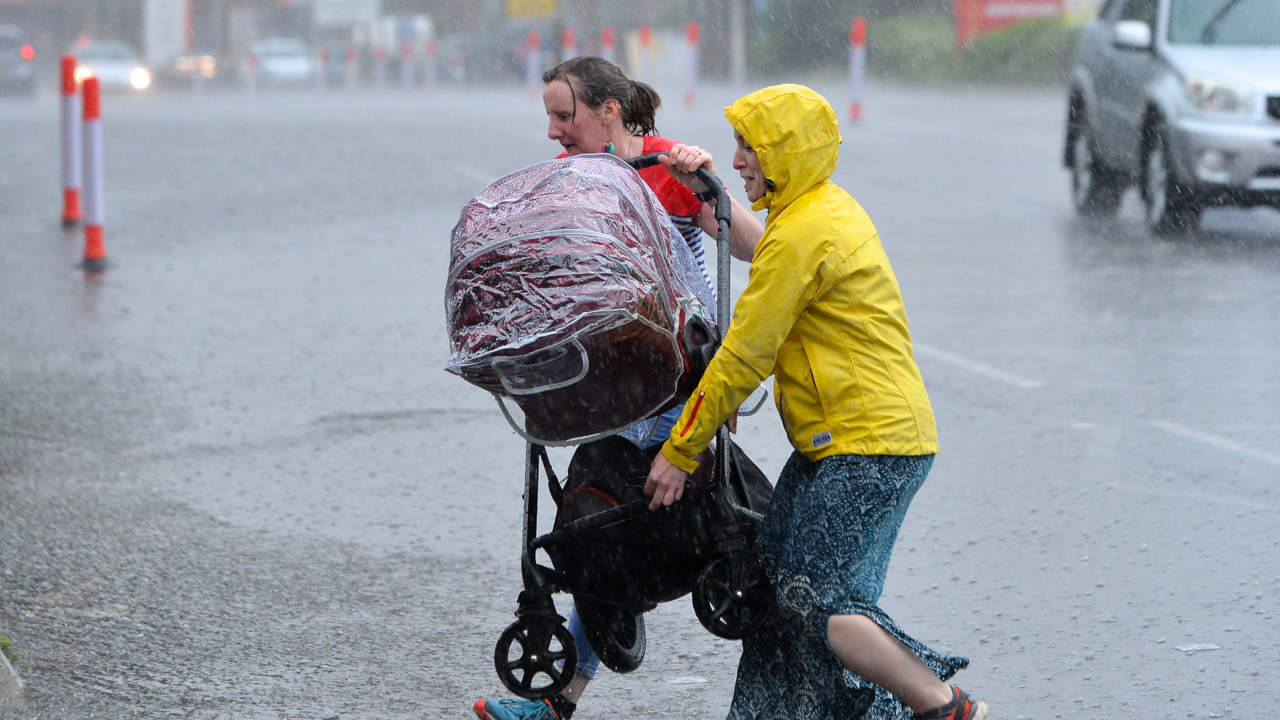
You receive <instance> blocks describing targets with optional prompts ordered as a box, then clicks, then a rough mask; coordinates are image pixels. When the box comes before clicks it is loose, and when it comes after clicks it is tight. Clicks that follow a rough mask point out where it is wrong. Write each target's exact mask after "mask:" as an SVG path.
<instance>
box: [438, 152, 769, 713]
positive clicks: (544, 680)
mask: <svg viewBox="0 0 1280 720" xmlns="http://www.w3.org/2000/svg"><path fill="white" fill-rule="evenodd" d="M656 157H657V156H644V157H642V158H635V159H633V160H631V161H622V160H619V159H617V158H615V157H613V156H609V155H580V156H576V157H570V158H564V159H560V160H554V161H548V162H544V163H539V164H537V165H533V166H530V167H529V168H525V169H523V170H520V171H517V172H515V173H512V174H511V175H508V176H506V177H504V178H502V179H500V180H498V181H496V182H495V183H493V184H492V185H490V186H489V187H488V188H486V189H485V190H484V191H482V192H481V193H480V194H479V195H477V196H476V197H475V198H473V199H472V201H471V202H470V203H468V204H467V206H466V207H464V209H463V211H462V215H461V217H460V219H459V221H458V224H457V226H455V228H454V230H453V234H452V240H453V252H452V258H451V265H450V270H449V277H448V283H447V285H446V318H447V322H448V328H449V334H450V342H451V346H452V349H453V353H452V356H451V358H450V361H449V365H448V366H447V369H448V370H449V371H450V372H453V373H455V374H458V375H459V376H461V377H462V378H464V379H465V380H467V381H468V382H471V383H472V384H474V385H477V386H478V387H481V388H484V389H486V390H488V391H490V392H491V393H493V394H494V396H495V397H496V398H497V399H498V403H499V405H500V406H501V407H502V409H503V413H504V414H505V415H506V417H507V420H508V421H509V422H510V423H511V425H512V427H513V428H515V430H516V431H517V432H518V433H520V434H521V435H522V436H523V437H524V438H525V439H526V441H527V442H526V456H525V483H526V485H525V492H524V533H523V534H524V544H523V548H522V551H521V575H522V578H523V584H524V590H523V591H521V592H520V595H519V598H518V601H517V605H518V607H517V611H516V615H517V620H516V621H515V622H514V623H512V624H511V625H510V626H509V627H508V628H507V629H506V630H505V631H504V632H503V633H502V635H501V636H500V637H499V639H498V642H497V645H496V647H495V650H494V665H495V668H496V670H497V672H498V676H499V678H500V679H501V680H502V682H503V684H504V685H506V686H507V688H508V689H510V690H511V691H512V692H514V693H516V694H518V695H521V696H523V697H527V698H543V697H548V696H550V695H552V694H554V693H556V692H559V691H560V690H562V689H563V688H564V687H565V686H566V685H567V684H568V682H569V680H571V679H572V677H573V674H574V670H575V667H576V662H577V650H576V648H575V647H574V643H573V639H572V636H571V635H570V634H569V631H568V629H567V628H565V627H564V625H563V623H564V618H563V617H561V616H560V615H558V614H557V613H556V610H555V607H554V604H553V602H552V599H551V598H552V594H553V593H555V592H560V591H567V592H569V593H571V594H572V595H573V598H574V603H575V606H576V607H577V609H578V613H579V616H580V618H581V619H582V621H583V624H584V626H585V628H586V630H587V635H588V637H589V638H590V640H591V643H592V647H593V649H594V650H595V651H596V653H597V654H598V655H599V656H600V659H601V661H602V662H603V663H604V664H605V665H606V666H608V667H610V668H611V669H613V670H615V671H618V672H627V671H630V670H633V669H635V668H636V667H637V666H638V665H639V664H640V662H641V660H642V659H643V657H644V651H645V635H644V620H643V613H644V612H646V611H648V610H651V609H653V608H654V607H656V606H657V604H658V603H661V602H666V601H668V600H673V599H676V598H678V597H680V596H682V595H685V594H690V593H691V594H692V600H693V605H694V610H695V612H696V614H697V616H698V618H699V620H700V621H701V622H702V624H703V625H704V626H705V627H707V629H708V630H710V631H711V632H713V633H715V634H717V635H720V636H722V637H726V638H733V639H736V638H741V637H745V636H746V635H748V634H750V633H751V632H753V631H754V630H755V628H756V627H758V626H759V625H760V624H761V623H762V622H763V621H764V620H765V618H766V616H767V615H768V614H769V612H770V609H771V607H772V589H771V588H770V587H769V585H768V581H767V579H766V578H765V576H764V574H763V572H762V571H761V570H760V568H759V566H758V565H757V564H756V562H755V557H754V555H753V554H752V553H751V551H750V550H751V546H752V542H753V541H754V537H755V533H756V530H757V528H758V526H759V523H760V520H761V518H762V515H763V512H764V510H765V507H767V504H768V500H769V496H770V495H771V493H772V486H771V485H770V484H769V482H768V480H767V479H766V478H765V477H764V475H763V473H761V472H760V470H759V469H758V468H756V466H755V465H754V464H753V463H751V461H750V460H749V459H748V458H747V457H746V455H745V453H743V452H742V451H741V449H740V448H738V447H737V446H736V445H733V444H732V443H731V442H730V441H729V437H728V431H727V430H726V429H723V428H722V429H721V431H720V433H719V435H718V437H717V440H716V443H715V450H714V451H710V450H709V451H707V452H706V453H704V457H703V459H702V462H701V463H700V466H699V471H698V472H697V473H695V475H694V476H693V477H691V478H690V483H689V485H688V487H687V488H686V492H685V495H684V498H683V499H682V500H681V501H680V502H678V503H676V504H675V505H673V506H671V507H668V508H664V509H662V510H658V511H656V512H651V511H649V510H648V502H649V499H648V497H646V496H645V495H644V494H643V491H642V488H643V486H644V482H645V477H646V475H647V473H648V470H649V465H650V462H651V461H652V458H653V455H652V452H654V451H650V452H645V451H642V450H641V449H639V448H638V447H637V446H636V445H634V444H632V443H631V442H630V441H628V440H625V439H622V438H620V437H616V436H615V434H616V433H617V432H619V431H620V430H623V429H625V428H627V427H629V426H631V425H633V424H635V423H637V422H639V421H641V420H644V419H645V418H649V417H652V416H654V415H656V414H659V413H661V412H662V411H663V410H665V409H667V408H670V407H672V406H673V405H674V404H676V403H678V402H679V401H680V400H682V399H684V398H686V397H688V395H689V394H690V392H691V391H692V389H693V387H694V386H695V385H696V384H697V381H698V379H699V377H700V374H701V371H702V370H703V369H705V366H706V362H707V361H708V360H709V358H710V356H711V354H712V353H713V352H714V349H715V345H716V342H717V339H718V337H719V333H721V332H723V330H724V329H725V328H727V325H728V315H729V310H728V294H729V288H728V278H729V275H728V257H729V251H728V234H729V208H730V203H729V200H728V195H727V193H725V192H724V188H723V187H721V185H720V183H719V181H718V180H717V179H716V178H714V177H713V176H712V175H710V174H709V173H707V172H705V171H699V177H700V178H701V179H702V180H703V182H704V183H706V184H707V185H708V186H709V187H712V188H714V189H716V190H717V192H718V193H719V199H718V201H717V204H716V218H717V221H718V224H719V232H718V233H717V257H718V261H719V267H718V273H717V278H718V282H717V290H718V293H719V298H718V303H717V305H718V307H717V310H718V312H717V316H718V318H717V319H718V322H717V325H718V328H717V327H713V326H711V324H710V322H709V320H707V319H706V315H707V312H706V310H705V304H704V303H705V302H706V300H705V299H703V302H699V298H698V296H697V295H696V292H695V291H693V290H690V288H689V283H686V282H684V281H683V280H682V277H688V271H689V267H681V266H680V265H681V263H692V262H693V260H692V254H691V253H690V252H689V250H688V247H687V246H686V245H685V244H684V242H683V241H682V240H681V239H680V238H679V236H678V234H676V232H675V230H674V227H673V226H672V225H671V223H670V220H669V218H668V217H667V215H666V213H665V211H664V210H663V209H662V207H661V205H660V204H659V203H658V200H657V198H656V197H655V196H654V195H653V193H652V191H651V190H650V189H649V187H648V185H646V184H645V183H644V181H643V180H642V179H640V177H639V175H638V174H637V173H636V171H635V169H636V168H640V167H647V166H649V165H653V164H655V163H656ZM629 163H630V164H629ZM511 405H514V406H515V408H514V410H513V409H512V408H511ZM546 445H577V446H578V447H577V449H576V451H575V453H574V455H573V458H572V460H571V461H570V464H569V469H568V474H567V477H566V483H565V485H563V486H562V485H561V483H560V481H559V479H558V478H557V477H556V475H555V472H554V470H553V469H552V466H551V462H550V459H549V457H548V455H547V452H546V449H545V447H544V446H546ZM540 475H545V476H546V481H547V485H548V488H549V491H550V494H551V497H552V499H553V500H554V501H555V502H556V505H557V517H556V523H555V527H554V528H553V530H552V531H551V532H550V533H547V534H545V535H541V536H539V535H537V534H536V524H537V515H538V513H537V497H538V484H539V478H540ZM540 549H541V550H543V551H544V552H545V553H546V554H547V556H548V557H549V558H550V559H551V564H552V567H547V566H546V565H543V564H541V563H539V562H538V561H537V560H536V558H535V555H536V552H537V551H538V550H540Z"/></svg>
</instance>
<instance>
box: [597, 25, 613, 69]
mask: <svg viewBox="0 0 1280 720" xmlns="http://www.w3.org/2000/svg"><path fill="white" fill-rule="evenodd" d="M616 42H617V37H616V36H615V35H614V34H613V26H611V25H605V26H604V29H603V30H601V31H600V57H602V58H604V59H605V60H608V61H609V62H617V59H616V58H617V50H616V49H614V43H616Z"/></svg>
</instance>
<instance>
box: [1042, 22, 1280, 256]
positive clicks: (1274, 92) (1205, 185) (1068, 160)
mask: <svg viewBox="0 0 1280 720" xmlns="http://www.w3.org/2000/svg"><path fill="white" fill-rule="evenodd" d="M1068 98H1069V100H1068V106H1067V126H1066V127H1067V131H1066V147H1065V149H1064V153H1063V162H1064V164H1065V165H1066V167H1068V168H1069V169H1070V170H1071V196H1072V202H1073V204H1074V205H1075V208H1076V211H1077V212H1079V213H1080V214H1082V215H1089V216H1100V217H1110V216H1112V215H1114V214H1115V212H1116V209H1117V208H1118V207H1119V205H1120V197H1121V195H1122V193H1123V192H1124V190H1125V188H1126V187H1128V186H1129V185H1130V184H1134V183H1136V184H1137V185H1138V188H1139V191H1140V192H1141V195H1142V201H1143V204H1144V206H1145V209H1146V212H1145V219H1146V224H1147V227H1148V228H1149V229H1150V230H1151V231H1152V232H1154V233H1159V234H1163V233H1168V232H1171V231H1174V230H1178V229H1183V230H1186V229H1193V228H1194V227H1195V226H1196V223H1197V222H1198V220H1199V217H1200V211H1201V210H1202V209H1203V208H1205V207H1206V206H1209V205H1241V206H1252V205H1270V206H1272V207H1276V208H1280V0H1107V1H1106V2H1105V3H1103V5H1102V9H1101V10H1100V11H1099V13H1098V18H1097V19H1096V20H1095V21H1094V22H1093V23H1092V24H1091V25H1090V26H1089V27H1088V28H1087V29H1086V30H1085V33H1084V36H1083V38H1082V39H1081V42H1080V47H1079V50H1078V51H1077V54H1076V61H1075V66H1074V68H1073V70H1072V73H1071V84H1070V91H1069V94H1068Z"/></svg>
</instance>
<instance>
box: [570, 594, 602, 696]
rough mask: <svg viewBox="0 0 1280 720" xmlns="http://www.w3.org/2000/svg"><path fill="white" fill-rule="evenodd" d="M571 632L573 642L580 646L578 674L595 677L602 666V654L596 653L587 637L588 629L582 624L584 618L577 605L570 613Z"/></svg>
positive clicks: (589, 677) (587, 677)
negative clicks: (580, 615)
mask: <svg viewBox="0 0 1280 720" xmlns="http://www.w3.org/2000/svg"><path fill="white" fill-rule="evenodd" d="M569 632H570V633H571V634H572V635H573V644H574V645H576V646H577V647H578V668H577V672H576V674H578V675H581V676H582V677H584V678H586V679H588V680H592V679H594V678H595V676H596V670H598V669H599V668H600V656H599V655H596V651H595V650H594V649H592V647H591V641H590V640H588V639H587V629H586V628H585V627H584V626H583V625H582V619H581V618H579V617H578V608H577V607H576V606H575V607H574V608H573V611H572V612H570V613H569Z"/></svg>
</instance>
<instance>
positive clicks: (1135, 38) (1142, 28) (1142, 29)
mask: <svg viewBox="0 0 1280 720" xmlns="http://www.w3.org/2000/svg"><path fill="white" fill-rule="evenodd" d="M1112 42H1113V43H1115V46H1116V47H1118V48H1120V49H1122V50H1138V51H1144V52H1145V51H1148V50H1150V49H1151V26H1150V25H1148V24H1146V23H1144V22H1142V21H1141V20H1121V21H1120V22H1118V23H1116V27H1115V34H1114V35H1113V36H1112Z"/></svg>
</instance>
